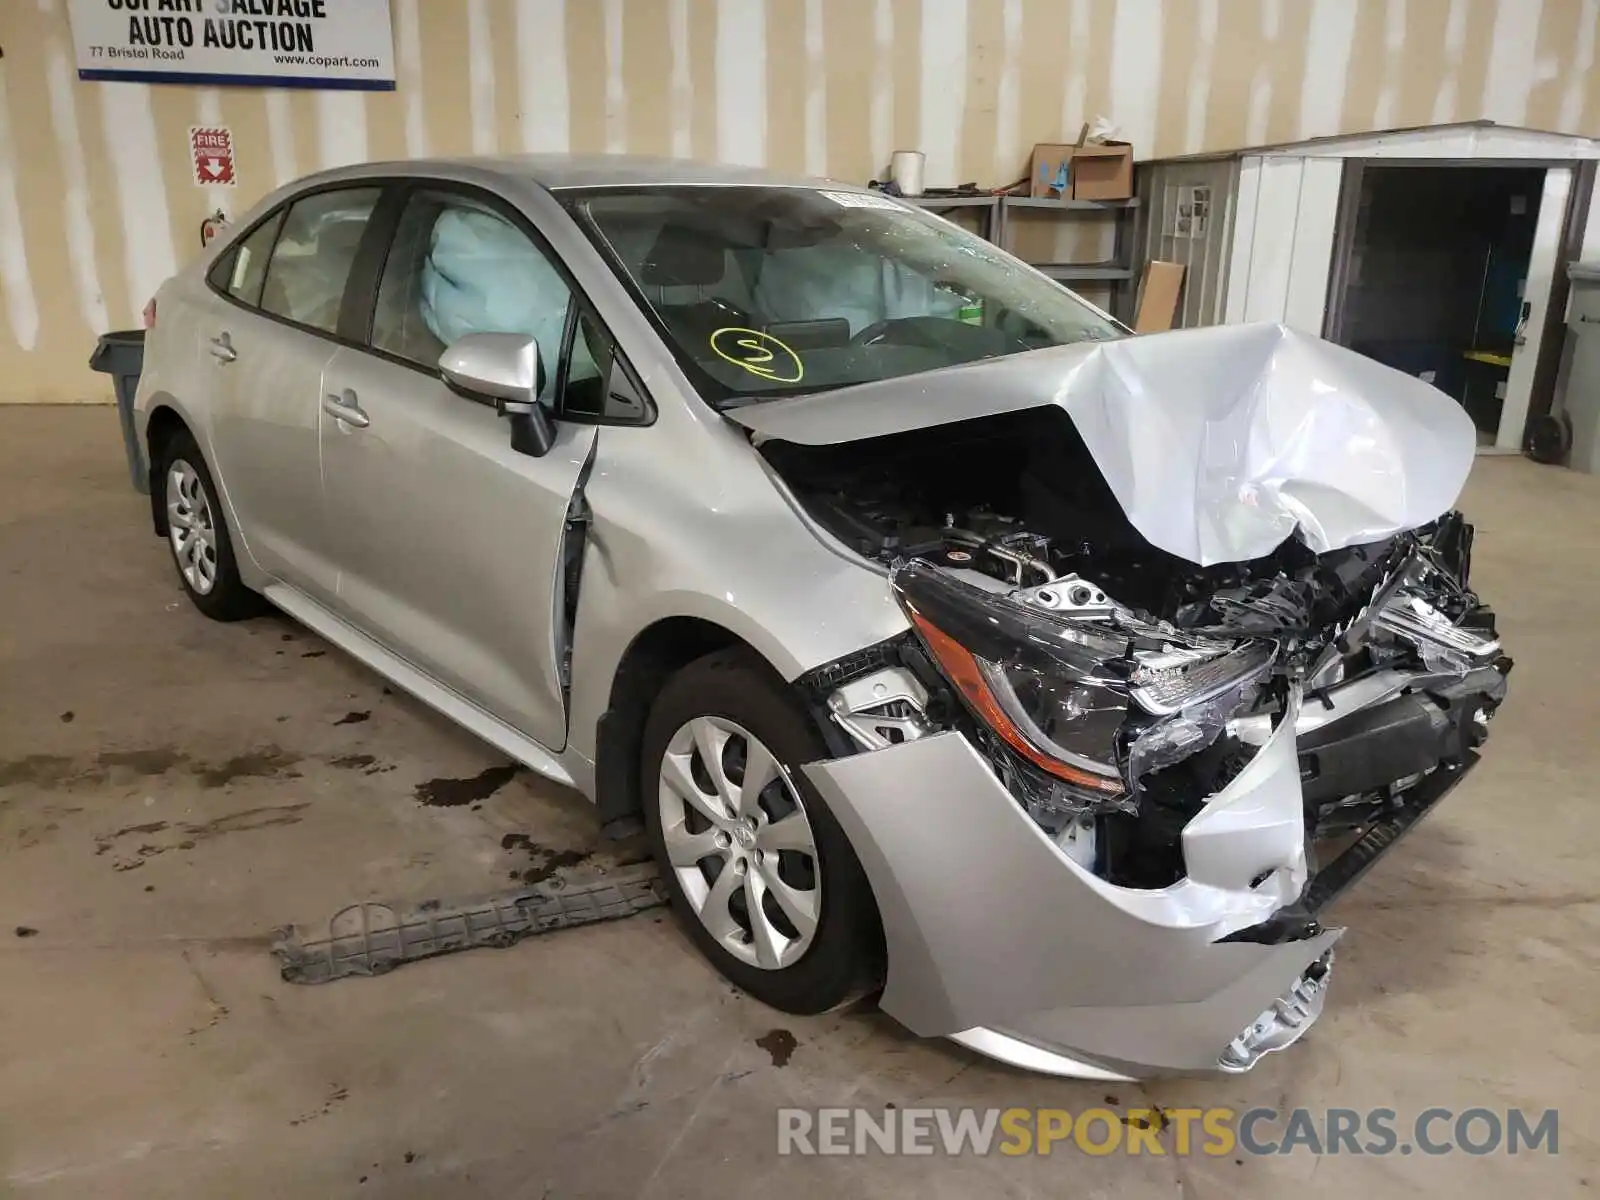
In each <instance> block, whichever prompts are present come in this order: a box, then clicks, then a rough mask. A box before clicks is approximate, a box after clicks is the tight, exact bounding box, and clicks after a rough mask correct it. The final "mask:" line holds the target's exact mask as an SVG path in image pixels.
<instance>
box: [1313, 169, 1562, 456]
mask: <svg viewBox="0 0 1600 1200" xmlns="http://www.w3.org/2000/svg"><path fill="white" fill-rule="evenodd" d="M1557 174H1559V175H1561V176H1563V178H1562V179H1561V180H1559V181H1553V180H1549V179H1547V176H1551V175H1557ZM1569 176H1570V171H1568V170H1566V169H1565V168H1546V167H1543V166H1500V165H1496V166H1474V165H1468V164H1448V165H1447V164H1437V165H1435V164H1427V165H1421V164H1416V165H1413V164H1405V165H1393V164H1385V163H1380V162H1371V161H1368V162H1351V163H1347V164H1346V176H1345V180H1344V195H1343V196H1342V198H1341V205H1340V214H1339V228H1338V230H1337V231H1336V233H1335V238H1334V264H1333V270H1332V273H1331V277H1330V280H1329V293H1328V309H1327V316H1326V325H1325V328H1324V336H1326V337H1328V338H1329V339H1330V340H1332V341H1335V342H1338V343H1339V344H1341V345H1344V346H1348V347H1350V348H1351V349H1352V350H1355V351H1358V352H1359V353H1362V354H1365V355H1367V356H1368V357H1369V358H1374V359H1377V360H1378V361H1379V362H1382V363H1385V364H1387V365H1388V366H1391V367H1395V368H1397V369H1399V370H1402V371H1404V372H1406V373H1407V374H1408V375H1415V376H1419V377H1420V378H1422V379H1425V380H1427V381H1429V382H1430V383H1432V384H1434V386H1436V387H1438V388H1439V389H1440V390H1441V391H1444V392H1446V393H1447V394H1449V395H1450V396H1451V397H1453V398H1454V399H1455V400H1456V401H1457V402H1458V403H1459V404H1461V406H1462V407H1463V408H1465V409H1466V411H1467V413H1468V415H1469V416H1471V418H1472V421H1473V424H1474V425H1476V426H1477V429H1478V443H1479V445H1480V446H1484V447H1489V446H1494V445H1500V446H1502V447H1504V446H1508V445H1509V446H1511V447H1515V446H1517V445H1519V444H1520V442H1521V438H1522V426H1523V422H1524V419H1525V417H1526V414H1527V412H1528V408H1529V402H1530V399H1531V392H1532V387H1533V380H1534V366H1535V365H1536V363H1537V361H1538V355H1539V343H1540V341H1541V337H1542V333H1543V330H1542V327H1540V326H1539V325H1537V324H1536V323H1535V322H1534V321H1532V320H1530V315H1531V313H1532V312H1533V309H1534V305H1533V304H1532V303H1531V301H1532V300H1533V299H1534V297H1533V296H1531V295H1529V294H1528V289H1529V287H1530V284H1529V281H1530V280H1536V281H1543V282H1544V284H1545V286H1548V281H1549V280H1550V278H1551V276H1552V274H1553V268H1554V265H1555V263H1554V255H1555V252H1556V245H1557V243H1558V242H1559V240H1560V225H1561V220H1562V217H1563V213H1562V212H1561V211H1560V210H1561V209H1562V208H1563V207H1564V206H1563V205H1562V204H1561V203H1559V202H1558V203H1555V204H1551V203H1550V200H1551V199H1552V197H1550V196H1549V194H1548V190H1547V186H1548V184H1550V183H1552V182H1560V183H1561V184H1562V185H1563V186H1562V188H1561V191H1562V196H1563V197H1564V196H1565V187H1566V185H1567V184H1568V182H1569V178H1568V177H1569ZM1551 209H1554V210H1556V211H1550V210H1551ZM1541 217H1542V218H1544V219H1543V220H1542V221H1541ZM1541 255H1543V256H1548V257H1549V258H1550V260H1551V261H1550V262H1548V263H1545V262H1539V261H1536V259H1538V258H1540V256H1541ZM1538 308H1539V310H1540V311H1541V312H1542V311H1543V308H1544V305H1543V304H1540V305H1539V306H1538Z"/></svg>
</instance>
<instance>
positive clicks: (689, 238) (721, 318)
mask: <svg viewBox="0 0 1600 1200" xmlns="http://www.w3.org/2000/svg"><path fill="white" fill-rule="evenodd" d="M727 273H728V247H727V243H726V242H724V241H722V239H720V238H719V237H718V236H717V235H716V234H714V233H711V232H709V231H704V230H699V229H696V228H694V227H693V226H689V225H678V224H670V223H669V224H667V225H663V226H662V227H661V232H660V233H658V234H657V235H656V240H655V242H654V243H653V244H652V245H651V247H650V251H649V253H648V254H646V255H645V256H644V262H643V263H642V264H640V267H639V282H641V283H643V284H645V285H646V286H647V287H655V288H661V289H663V295H662V298H661V302H659V303H657V304H656V311H657V312H658V313H660V314H661V319H662V320H663V321H665V322H666V323H667V325H668V326H669V327H670V328H671V329H672V331H673V333H674V334H676V335H677V337H678V338H679V339H680V340H682V341H685V342H690V343H694V342H703V341H708V340H709V339H710V337H711V335H712V334H713V333H715V332H716V331H717V330H719V329H724V328H726V327H728V326H729V325H746V324H748V323H749V320H750V315H749V314H748V313H747V312H745V311H744V310H743V309H741V308H738V307H737V306H735V305H733V304H729V303H728V302H727V301H726V300H720V299H717V298H715V297H707V296H702V297H701V298H699V299H697V300H692V301H689V302H687V303H682V304H670V303H667V302H666V301H665V289H667V288H683V287H690V288H702V289H703V288H712V287H718V286H720V285H721V284H722V282H723V280H724V279H725V277H726V276H727Z"/></svg>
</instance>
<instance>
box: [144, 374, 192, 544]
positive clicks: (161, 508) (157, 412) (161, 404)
mask: <svg viewBox="0 0 1600 1200" xmlns="http://www.w3.org/2000/svg"><path fill="white" fill-rule="evenodd" d="M180 432H186V433H188V434H189V435H190V436H191V437H193V436H194V430H193V428H191V427H190V425H189V422H188V421H187V420H186V419H185V418H184V416H183V414H182V413H181V412H179V411H178V408H177V406H176V405H174V404H173V403H171V402H170V400H169V399H168V398H167V397H164V396H163V397H159V398H157V399H155V400H154V401H152V403H151V405H150V410H149V416H147V417H146V418H145V426H144V449H145V459H144V461H145V471H146V473H147V475H148V477H149V481H150V521H151V524H152V526H153V527H154V529H155V534H156V536H157V537H166V536H167V506H166V502H165V500H164V499H163V495H164V489H163V488H162V487H161V486H160V484H161V481H160V480H159V479H158V478H157V477H156V476H157V474H158V472H159V471H160V470H161V453H162V451H163V450H164V449H165V448H166V445H167V443H168V442H169V441H171V440H172V438H173V437H174V435H176V434H178V433H180Z"/></svg>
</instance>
